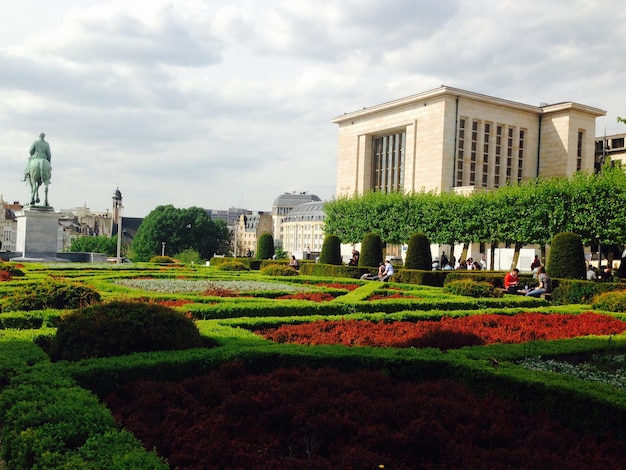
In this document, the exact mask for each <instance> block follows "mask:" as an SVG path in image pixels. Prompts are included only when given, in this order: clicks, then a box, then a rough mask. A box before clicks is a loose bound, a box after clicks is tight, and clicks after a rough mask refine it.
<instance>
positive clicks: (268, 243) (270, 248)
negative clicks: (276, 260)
mask: <svg viewBox="0 0 626 470" xmlns="http://www.w3.org/2000/svg"><path fill="white" fill-rule="evenodd" d="M272 256H274V237H273V236H272V234H271V233H262V234H261V236H260V237H259V240H258V241H257V244H256V258H257V259H270V258H272Z"/></svg>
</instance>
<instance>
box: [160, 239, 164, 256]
mask: <svg viewBox="0 0 626 470" xmlns="http://www.w3.org/2000/svg"><path fill="white" fill-rule="evenodd" d="M161 256H165V242H161Z"/></svg>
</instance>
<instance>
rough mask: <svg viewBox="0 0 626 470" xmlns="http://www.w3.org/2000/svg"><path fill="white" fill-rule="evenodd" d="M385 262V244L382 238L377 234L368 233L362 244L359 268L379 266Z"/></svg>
mask: <svg viewBox="0 0 626 470" xmlns="http://www.w3.org/2000/svg"><path fill="white" fill-rule="evenodd" d="M382 262H383V244H382V241H381V240H380V236H379V235H377V234H375V233H367V234H366V235H365V236H364V237H363V241H362V242H361V256H360V257H359V266H365V267H370V266H378V265H379V264H380V263H382Z"/></svg>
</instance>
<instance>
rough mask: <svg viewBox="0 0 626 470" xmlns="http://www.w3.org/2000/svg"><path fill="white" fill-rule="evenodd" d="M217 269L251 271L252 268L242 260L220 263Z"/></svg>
mask: <svg viewBox="0 0 626 470" xmlns="http://www.w3.org/2000/svg"><path fill="white" fill-rule="evenodd" d="M217 269H219V270H220V271H250V268H249V267H248V266H246V265H245V264H243V263H242V262H240V261H228V262H227V263H224V264H220V265H219V266H218V267H217Z"/></svg>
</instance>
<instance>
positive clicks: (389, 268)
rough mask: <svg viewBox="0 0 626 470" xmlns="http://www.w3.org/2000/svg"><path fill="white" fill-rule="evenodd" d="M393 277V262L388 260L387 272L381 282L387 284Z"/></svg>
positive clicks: (386, 262) (386, 263)
mask: <svg viewBox="0 0 626 470" xmlns="http://www.w3.org/2000/svg"><path fill="white" fill-rule="evenodd" d="M391 276H393V264H391V261H389V260H387V261H385V272H384V273H383V276H382V277H381V278H380V280H381V281H383V282H385V281H387V280H388V279H389V278H390V277H391Z"/></svg>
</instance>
